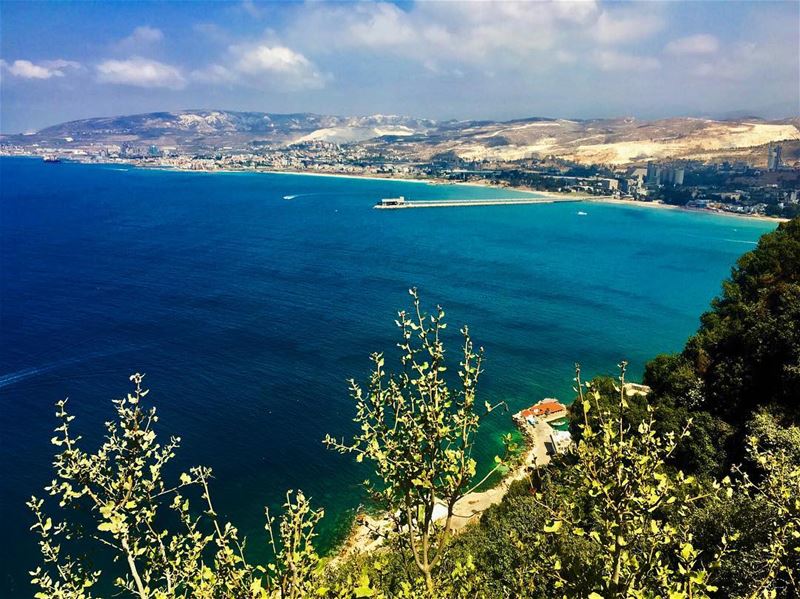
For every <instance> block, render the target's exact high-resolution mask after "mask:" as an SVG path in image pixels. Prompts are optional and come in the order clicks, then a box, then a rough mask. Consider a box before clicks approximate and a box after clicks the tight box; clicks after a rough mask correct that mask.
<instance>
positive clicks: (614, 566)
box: [538, 362, 726, 598]
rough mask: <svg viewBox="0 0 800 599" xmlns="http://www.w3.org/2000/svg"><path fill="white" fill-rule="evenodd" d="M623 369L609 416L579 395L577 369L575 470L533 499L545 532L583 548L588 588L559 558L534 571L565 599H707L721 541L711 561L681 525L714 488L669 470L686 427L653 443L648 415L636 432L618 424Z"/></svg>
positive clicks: (591, 396) (622, 413)
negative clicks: (579, 423) (580, 598)
mask: <svg viewBox="0 0 800 599" xmlns="http://www.w3.org/2000/svg"><path fill="white" fill-rule="evenodd" d="M625 369H626V364H625V363H624V362H623V363H622V364H621V365H620V376H619V381H618V386H617V388H616V391H617V398H618V400H617V404H616V406H615V407H614V409H613V410H610V409H608V408H607V407H604V406H602V405H601V404H600V402H599V399H600V397H601V395H600V392H599V391H597V390H596V389H594V388H593V387H592V385H591V383H589V384H587V385H586V391H585V392H584V390H583V387H584V384H583V383H582V381H581V378H580V369H579V368H578V369H577V376H576V383H577V386H576V392H577V393H578V395H579V401H580V402H581V407H582V410H583V414H584V418H585V420H584V424H583V430H582V435H581V438H580V441H579V442H578V444H577V446H576V447H575V449H574V454H573V459H574V464H572V465H570V466H567V468H566V470H565V472H564V480H563V484H564V485H565V486H566V488H567V491H566V492H565V493H561V494H559V495H556V496H555V498H554V497H553V496H552V495H550V496H547V495H543V494H539V495H538V501H539V505H540V506H541V508H542V509H543V510H544V511H545V512H546V513H547V514H549V516H550V521H549V522H548V523H547V525H546V526H545V527H544V532H545V533H547V534H549V535H553V536H554V537H558V536H568V537H572V538H576V539H580V540H582V541H585V542H586V547H585V551H584V552H582V553H581V554H580V557H579V558H578V559H579V561H580V564H579V565H580V567H581V568H582V569H583V570H584V571H585V572H586V573H588V576H589V581H588V582H589V584H590V585H591V586H590V587H589V588H588V589H587V588H586V587H585V586H583V585H585V584H586V583H587V581H586V580H585V579H584V580H578V581H576V580H575V579H574V578H573V577H571V576H564V575H563V574H561V572H562V570H563V569H564V567H565V564H564V562H563V561H562V559H561V556H558V555H554V556H553V557H551V558H549V559H548V558H545V560H543V563H542V565H541V568H542V569H544V570H546V571H547V572H550V573H551V574H552V575H553V576H555V577H556V578H557V581H558V585H559V586H560V587H562V588H563V589H564V592H565V593H566V594H567V595H569V596H576V595H586V594H588V595H589V596H590V597H598V596H599V597H618V598H622V597H651V596H669V597H671V598H678V597H704V596H709V594H710V593H712V592H714V591H715V590H716V588H715V587H714V586H713V585H712V584H711V578H710V573H711V570H713V569H714V568H715V567H716V566H717V564H718V561H719V559H720V556H721V555H722V554H723V553H724V551H725V543H726V541H724V542H723V546H722V547H720V548H719V550H718V551H717V552H716V553H715V555H711V556H704V555H702V554H701V551H699V550H698V549H696V548H695V546H694V544H693V534H692V531H691V529H690V528H689V527H687V526H686V525H685V523H684V521H685V520H686V518H687V517H688V516H689V514H690V513H691V512H692V511H693V510H694V509H695V506H696V505H697V504H698V503H699V502H703V501H711V500H713V498H714V497H715V495H716V494H717V493H718V489H717V488H713V487H712V488H710V489H708V488H704V487H702V486H701V485H700V484H699V483H698V482H697V481H696V480H695V479H694V478H693V477H691V476H685V475H684V474H683V473H682V472H680V471H677V472H673V471H671V469H670V468H669V466H668V461H669V458H670V456H671V455H672V453H673V452H674V451H675V450H676V448H677V446H678V443H679V441H680V440H681V439H683V438H685V437H686V436H687V435H688V426H687V428H685V429H684V430H682V431H679V432H678V433H667V434H664V435H659V434H657V433H656V431H655V429H654V423H653V411H652V409H650V410H649V417H648V418H647V419H644V420H642V421H641V422H640V423H639V425H638V427H637V428H636V429H635V430H632V429H631V427H630V426H629V425H628V424H626V411H627V410H628V398H627V397H626V392H625ZM593 411H594V412H595V413H594V415H593V416H590V414H591V413H592V412H593ZM571 559H574V557H572V558H571ZM571 566H572V565H571ZM573 567H574V566H573ZM540 574H543V573H542V571H541V569H540ZM576 583H579V584H580V585H582V586H578V584H576ZM588 591H591V592H588Z"/></svg>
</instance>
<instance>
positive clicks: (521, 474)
mask: <svg viewBox="0 0 800 599" xmlns="http://www.w3.org/2000/svg"><path fill="white" fill-rule="evenodd" d="M517 430H519V428H517ZM520 432H521V433H522V434H523V437H524V439H525V441H524V442H525V449H524V451H522V452H521V453H520V454H519V455H520V458H521V459H520V461H519V463H517V464H516V465H515V466H514V467H512V468H511V469H510V470H509V471H508V472H506V473H505V475H503V476H502V477H501V478H500V480H498V481H496V482H495V483H494V484H493V485H492V486H490V487H488V488H487V489H485V490H483V491H476V490H475V488H477V487H480V486H482V483H485V482H486V480H487V479H489V476H487V478H486V479H484V481H481V483H479V484H478V485H477V486H476V487H473V490H471V491H469V492H468V493H466V494H465V495H464V496H463V497H462V498H461V499H459V500H458V501H457V502H456V503H455V505H454V509H453V519H452V521H451V525H452V528H451V531H450V534H452V535H457V534H459V533H460V532H462V531H463V530H464V528H465V527H467V526H468V525H470V524H472V523H474V522H477V521H478V520H479V519H480V518H481V516H482V515H483V513H484V512H485V511H486V510H487V509H489V508H490V507H492V506H494V505H498V504H499V503H500V502H501V501H502V500H503V498H504V497H505V496H506V494H507V493H508V491H509V489H510V488H511V485H512V484H513V483H515V482H517V481H519V480H522V479H524V478H525V477H526V476H529V474H530V472H531V470H532V469H535V468H539V467H542V466H546V465H547V464H549V463H550V454H549V453H548V452H547V448H546V447H545V442H546V440H547V439H548V438H549V437H550V434H551V433H552V432H553V429H552V427H551V426H550V425H549V424H548V423H547V422H544V421H540V422H539V424H537V425H536V426H531V427H529V430H528V429H525V430H522V431H520ZM489 474H490V475H491V472H490V473H489ZM436 508H440V509H439V510H437V509H436ZM436 508H434V515H433V520H434V522H438V521H441V520H444V519H445V517H446V513H447V509H446V507H445V505H444V504H443V503H442V502H441V501H438V500H437V505H436ZM437 512H438V513H437ZM391 529H392V521H391V519H390V518H389V515H388V513H387V512H382V513H378V514H368V513H366V512H363V511H362V512H360V513H357V514H356V516H355V518H354V520H353V523H352V525H351V528H350V533H349V534H348V535H347V537H345V539H344V540H343V541H342V542H341V543H340V544H339V545H338V546H336V547H333V548H331V552H330V554H329V556H328V557H329V561H328V564H329V565H336V564H338V563H340V562H341V561H342V560H345V559H347V558H350V557H353V556H355V555H360V554H364V553H370V552H372V551H375V550H377V549H380V548H381V547H382V546H383V543H384V540H385V538H386V536H387V535H388V534H390V533H391V532H392V530H391Z"/></svg>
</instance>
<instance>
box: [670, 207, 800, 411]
mask: <svg viewBox="0 0 800 599" xmlns="http://www.w3.org/2000/svg"><path fill="white" fill-rule="evenodd" d="M683 354H684V356H685V358H686V359H687V360H689V361H690V363H691V364H692V365H693V367H694V369H695V372H696V373H697V375H698V376H699V377H700V378H701V379H702V380H703V388H704V390H705V405H704V406H702V407H703V408H704V409H707V410H708V411H710V412H711V413H713V414H715V415H718V416H722V417H723V418H725V419H726V420H728V421H729V422H731V423H734V424H737V425H739V426H741V425H742V424H743V423H744V422H745V421H747V420H748V419H749V417H750V415H751V414H752V413H753V411H754V410H755V409H756V408H758V407H760V406H765V405H771V404H774V405H776V406H779V407H781V408H783V409H785V410H787V411H788V413H789V415H790V416H792V417H793V418H795V419H797V418H800V401H798V390H800V219H797V218H796V219H794V220H792V221H789V222H785V223H781V225H780V226H779V227H778V229H777V230H776V231H774V232H773V233H768V234H766V235H764V236H763V237H762V238H761V239H760V240H759V243H758V247H757V248H756V249H755V250H753V251H752V252H748V253H747V254H744V255H743V256H742V257H741V258H740V259H739V261H738V263H737V267H736V268H735V269H733V272H732V273H731V277H730V279H729V280H728V281H725V282H724V283H723V289H722V295H721V296H720V297H718V298H717V299H715V300H714V301H713V302H712V309H711V310H710V311H709V312H706V313H705V314H704V315H703V316H702V317H701V326H700V330H699V331H698V333H697V334H696V335H695V336H694V337H692V338H691V339H690V340H689V341H688V343H687V345H686V349H685V350H684V352H683Z"/></svg>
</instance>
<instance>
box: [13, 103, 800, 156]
mask: <svg viewBox="0 0 800 599" xmlns="http://www.w3.org/2000/svg"><path fill="white" fill-rule="evenodd" d="M0 139H2V140H3V141H4V142H5V143H15V144H21V145H28V146H30V145H33V144H39V145H47V146H53V147H63V148H69V147H80V146H85V145H87V144H100V145H115V144H116V145H118V144H122V143H126V142H127V143H131V144H139V145H141V144H147V145H156V146H158V147H160V148H174V149H176V150H178V151H181V152H208V151H214V150H219V149H226V150H241V151H252V150H253V149H254V148H257V147H261V146H265V145H266V146H279V147H281V146H289V145H292V144H299V143H304V142H332V143H340V144H341V143H359V144H365V145H368V146H370V147H371V148H373V149H391V151H392V152H393V153H394V154H395V155H398V156H400V157H404V158H408V159H412V160H414V159H417V160H430V159H432V158H434V157H435V156H437V155H441V154H446V153H451V154H454V155H456V156H458V157H460V158H462V159H465V160H487V159H488V160H500V161H511V160H521V159H525V158H532V157H543V156H558V157H563V158H566V159H570V160H574V161H576V162H581V163H604V164H627V163H632V162H640V161H643V160H648V159H669V158H695V159H710V158H715V159H719V158H721V157H726V156H730V157H737V156H739V157H746V155H747V153H748V151H750V150H751V149H753V148H759V147H761V146H763V145H765V144H768V143H770V142H776V141H797V140H800V118H794V119H784V120H777V121H767V120H763V119H758V118H755V117H745V118H742V119H731V120H725V121H717V120H712V119H701V118H671V119H662V120H655V121H645V120H640V119H635V118H616V119H589V120H572V119H550V118H536V117H534V118H528V119H517V120H513V121H506V122H498V121H456V120H449V121H440V122H439V121H434V120H431V119H424V118H413V117H408V116H397V115H371V116H333V115H319V114H310V113H298V114H273V113H265V112H236V111H227V110H184V111H179V112H154V113H147V114H137V115H129V116H118V117H110V118H92V119H83V120H79V121H70V122H67V123H61V124H59V125H54V126H51V127H47V128H45V129H42V130H41V131H38V132H37V133H35V134H28V135H13V136H8V135H7V136H2V138H0Z"/></svg>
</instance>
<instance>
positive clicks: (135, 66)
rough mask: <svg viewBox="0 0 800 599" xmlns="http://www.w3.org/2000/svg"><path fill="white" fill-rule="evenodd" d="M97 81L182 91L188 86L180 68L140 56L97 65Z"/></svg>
mask: <svg viewBox="0 0 800 599" xmlns="http://www.w3.org/2000/svg"><path fill="white" fill-rule="evenodd" d="M97 79H98V81H101V82H103V83H116V84H120V85H133V86H136V87H165V88H169V89H182V88H184V87H185V86H186V79H185V78H184V76H183V74H182V73H181V71H180V69H179V68H178V67H175V66H172V65H169V64H165V63H163V62H158V61H157V60H150V59H147V58H141V57H139V56H134V57H132V58H129V59H127V60H105V61H103V62H101V63H100V64H99V65H97Z"/></svg>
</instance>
